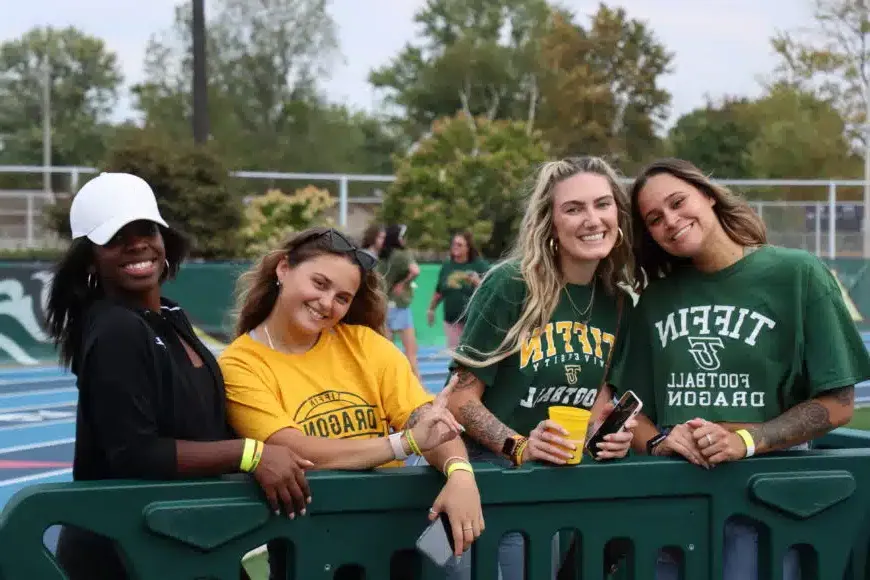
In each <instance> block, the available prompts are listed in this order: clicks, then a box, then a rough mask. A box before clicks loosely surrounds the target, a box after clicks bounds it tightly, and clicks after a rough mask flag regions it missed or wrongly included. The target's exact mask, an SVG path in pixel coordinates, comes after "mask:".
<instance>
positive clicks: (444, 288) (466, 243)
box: [427, 231, 489, 349]
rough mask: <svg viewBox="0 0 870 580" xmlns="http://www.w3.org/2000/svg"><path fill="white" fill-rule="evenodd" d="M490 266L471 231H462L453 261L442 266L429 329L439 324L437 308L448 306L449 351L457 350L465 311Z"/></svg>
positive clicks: (452, 244)
mask: <svg viewBox="0 0 870 580" xmlns="http://www.w3.org/2000/svg"><path fill="white" fill-rule="evenodd" d="M488 269H489V264H488V263H487V262H486V261H485V260H484V259H483V258H481V257H480V255H479V254H478V253H477V248H476V247H475V245H474V238H472V236H471V232H468V231H465V232H460V233H458V234H456V235H454V236H453V239H452V241H451V242H450V258H448V259H447V261H445V262H444V264H442V265H441V270H440V271H439V272H438V282H437V283H436V284H435V293H434V294H433V295H432V300H431V302H429V312H428V313H427V317H428V320H429V326H432V325H433V324H435V309H436V308H438V304H439V303H442V302H443V303H444V335H445V336H446V337H447V348H449V349H453V348H456V345H457V344H459V336H460V335H461V334H462V328H463V322H464V320H465V308H466V306H468V301H469V300H470V299H471V295H472V294H473V293H474V289H475V288H477V286H478V284H480V280H481V278H482V276H483V275H484V274H486V271H487V270H488Z"/></svg>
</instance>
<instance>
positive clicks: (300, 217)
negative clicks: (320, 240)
mask: <svg viewBox="0 0 870 580" xmlns="http://www.w3.org/2000/svg"><path fill="white" fill-rule="evenodd" d="M333 206H335V198H334V197H333V196H332V195H330V193H329V192H328V191H326V190H325V189H320V188H318V187H314V186H308V187H305V188H303V189H299V190H297V191H295V192H294V193H293V195H287V194H286V193H284V192H282V191H281V190H279V189H270V190H269V191H267V192H266V193H265V194H264V195H261V196H257V197H255V198H254V199H252V200H251V201H250V203H249V204H248V206H247V208H245V229H244V231H243V232H242V237H243V239H244V243H245V249H246V252H247V254H248V255H249V256H252V257H254V256H260V255H262V254H265V253H267V252H270V251H272V250H274V249H275V248H278V247H280V245H281V244H282V243H283V242H284V241H285V240H286V239H287V237H288V236H289V235H290V234H292V233H294V232H299V231H302V230H304V229H306V228H308V227H311V226H332V225H333V220H332V219H331V218H329V217H327V216H326V212H327V211H328V210H330V209H331V208H332V207H333Z"/></svg>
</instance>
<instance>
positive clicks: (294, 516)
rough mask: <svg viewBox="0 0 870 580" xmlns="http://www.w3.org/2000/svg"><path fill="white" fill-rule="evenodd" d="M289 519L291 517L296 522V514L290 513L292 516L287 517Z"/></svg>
mask: <svg viewBox="0 0 870 580" xmlns="http://www.w3.org/2000/svg"><path fill="white" fill-rule="evenodd" d="M287 517H289V518H290V519H291V520H295V519H296V514H295V513H294V512H290V515H289V516H287Z"/></svg>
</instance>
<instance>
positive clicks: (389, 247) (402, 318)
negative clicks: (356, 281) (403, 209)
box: [378, 224, 420, 378]
mask: <svg viewBox="0 0 870 580" xmlns="http://www.w3.org/2000/svg"><path fill="white" fill-rule="evenodd" d="M407 229H408V227H407V226H405V225H403V224H393V225H389V226H387V229H386V232H385V237H384V247H383V248H382V249H381V253H380V262H378V271H379V272H380V273H381V276H383V278H384V288H385V291H386V293H387V300H388V304H387V332H388V335H387V336H388V337H389V338H395V337H396V336H398V337H399V340H401V342H402V347H403V348H404V351H405V356H406V357H408V360H409V361H410V362H411V368H412V369H414V374H415V375H417V377H418V378H419V377H420V371H419V367H418V365H417V336H416V334H415V332H414V315H413V313H412V312H411V303H412V302H413V301H414V288H415V287H416V284H415V283H414V280H415V279H416V278H417V276H419V275H420V266H418V265H417V262H416V261H415V260H414V255H413V253H412V252H411V251H410V250H409V249H408V248H407V247H406V245H405V232H406V231H407Z"/></svg>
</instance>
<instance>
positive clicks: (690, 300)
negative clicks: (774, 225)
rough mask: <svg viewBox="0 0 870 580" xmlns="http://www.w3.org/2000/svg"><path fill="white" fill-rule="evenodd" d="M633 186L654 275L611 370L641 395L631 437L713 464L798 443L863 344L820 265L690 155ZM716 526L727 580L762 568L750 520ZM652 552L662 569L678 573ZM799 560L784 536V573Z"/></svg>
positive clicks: (831, 409) (638, 226) (808, 435)
mask: <svg viewBox="0 0 870 580" xmlns="http://www.w3.org/2000/svg"><path fill="white" fill-rule="evenodd" d="M631 197H632V212H633V216H632V217H633V223H634V228H635V230H634V239H635V240H636V246H635V255H636V257H637V268H638V271H637V272H636V279H638V280H641V279H643V277H644V276H645V277H646V279H647V280H648V285H647V286H646V288H644V289H643V290H642V293H641V296H640V300H639V302H638V304H637V305H636V307H635V311H634V313H633V320H632V326H631V332H630V334H629V340H628V343H627V344H626V347H625V348H626V356H625V357H624V358H623V359H622V361H621V362H620V363H617V364H616V365H614V369H613V375H612V376H611V379H610V382H611V384H612V385H613V386H614V387H615V388H617V389H620V390H624V389H632V390H633V391H635V392H636V393H637V394H638V395H639V396H640V397H641V398H642V399H643V400H644V409H643V410H644V414H645V415H646V417H648V419H647V418H645V417H641V418H640V419H639V424H638V427H637V429H636V431H635V441H634V445H635V446H636V448H637V450H638V451H642V452H647V453H652V454H654V455H681V456H683V457H685V458H686V459H688V460H689V461H691V462H692V463H695V464H697V465H700V466H704V467H707V468H709V467H710V466H714V465H717V464H719V463H723V462H727V461H739V460H742V459H744V458H745V457H751V456H752V455H757V454H762V453H770V452H772V451H779V450H786V449H794V448H796V447H798V448H806V446H807V443H808V442H810V441H812V440H813V439H815V438H817V437H820V436H822V435H824V434H825V433H827V432H829V431H831V430H832V429H834V428H836V427H840V426H843V425H845V424H846V423H848V422H849V421H850V419H851V418H852V411H853V408H854V400H855V388H854V385H855V383H858V382H861V381H863V380H866V379H868V378H870V355H868V353H867V349H866V348H865V347H864V344H863V342H862V340H861V337H860V335H859V333H858V331H857V329H856V327H855V323H854V322H853V320H852V317H851V315H850V314H849V311H848V310H847V308H846V306H845V304H844V301H843V298H842V294H841V291H840V289H839V285H838V284H837V281H836V279H835V278H834V276H833V275H832V274H831V272H830V271H829V270H828V269H827V267H826V266H825V265H824V264H823V263H822V262H821V261H820V260H819V259H818V258H817V257H816V256H814V255H812V254H809V253H808V252H805V251H803V250H792V249H787V248H779V247H774V246H769V245H767V236H766V233H765V227H764V224H763V222H762V221H761V218H759V217H758V216H757V215H756V214H755V213H754V212H753V211H752V209H751V208H750V207H749V205H748V204H747V203H746V202H745V201H743V200H742V199H740V198H738V197H737V196H736V195H734V194H733V193H731V192H730V191H728V190H727V189H726V188H724V187H722V186H720V185H717V184H714V183H713V182H711V181H710V180H709V179H708V178H707V177H706V176H705V175H704V174H703V173H702V172H701V171H700V170H699V169H698V168H696V167H695V166H694V165H692V164H691V163H689V162H687V161H682V160H679V159H665V160H660V161H657V162H655V163H653V164H651V165H650V166H648V167H647V168H646V169H645V170H644V171H643V172H641V174H640V176H639V177H638V178H637V180H636V181H635V183H634V186H633V187H632V190H631ZM656 424H657V425H658V426H660V427H661V428H662V430H661V431H660V430H659V428H658V427H656ZM724 533H725V543H724V550H725V552H724V563H725V570H724V578H725V580H732V579H734V580H737V579H740V580H754V579H755V578H757V577H758V571H757V559H758V548H757V541H758V532H757V530H755V528H754V527H753V526H752V524H751V523H748V522H744V521H738V520H729V521H728V522H727V523H726V526H725V530H724ZM660 562H661V568H660V571H659V575H658V578H659V579H660V580H661V579H664V578H675V577H676V567H675V566H674V565H672V563H671V562H670V561H669V557H667V556H664V557H663V558H662V560H660ZM798 568H799V565H798V558H797V553H796V552H795V551H794V550H791V551H789V552H788V554H787V556H786V558H785V561H784V574H785V578H786V579H791V578H797V577H798V574H799V570H798Z"/></svg>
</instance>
